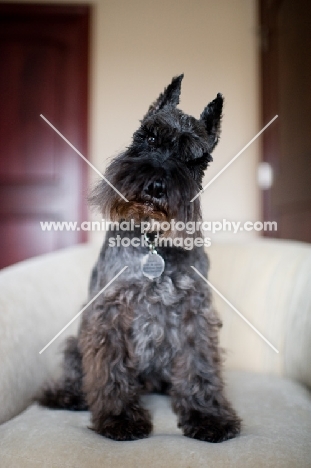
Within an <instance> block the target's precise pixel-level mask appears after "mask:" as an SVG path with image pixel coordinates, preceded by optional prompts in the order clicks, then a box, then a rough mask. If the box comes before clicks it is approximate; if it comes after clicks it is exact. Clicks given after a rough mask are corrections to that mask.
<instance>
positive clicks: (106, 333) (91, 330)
mask: <svg viewBox="0 0 311 468" xmlns="http://www.w3.org/2000/svg"><path fill="white" fill-rule="evenodd" d="M94 307H95V308H96V305H95V306H94ZM97 307H98V306H97ZM100 308H101V313H100V314H98V313H97V312H96V311H95V312H94V313H91V314H89V315H88V317H87V318H86V319H84V320H83V323H82V326H81V330H80V339H79V341H80V347H81V350H82V365H83V372H84V377H83V391H84V393H85V395H86V400H87V403H88V407H89V409H90V411H91V413H92V429H94V430H95V431H96V432H98V433H99V434H101V435H103V436H106V437H109V438H111V439H115V440H135V439H141V438H144V437H147V436H148V435H149V434H150V432H151V430H152V424H151V419H150V415H149V412H148V411H147V410H146V409H144V408H143V407H141V405H140V401H139V396H140V390H141V389H140V386H139V383H138V380H137V375H136V374H137V371H136V369H135V358H134V354H133V350H132V346H131V340H130V338H129V333H128V332H127V329H128V326H125V323H126V322H127V320H126V318H124V317H123V316H122V313H121V312H120V311H118V310H117V308H116V307H110V308H107V307H106V308H105V309H104V310H103V306H102V305H101V306H100ZM103 317H104V319H103Z"/></svg>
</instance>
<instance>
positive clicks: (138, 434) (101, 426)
mask: <svg viewBox="0 0 311 468" xmlns="http://www.w3.org/2000/svg"><path fill="white" fill-rule="evenodd" d="M92 429H93V430H94V431H96V432H98V433H99V434H101V435H103V436H105V437H108V438H109V439H114V440H136V439H144V438H145V437H148V436H149V434H150V433H151V431H152V423H151V419H150V415H149V412H148V411H147V410H145V409H143V408H139V409H136V410H135V412H132V413H131V412H129V411H126V412H125V411H124V412H122V413H121V414H120V415H118V416H108V417H106V418H105V419H104V421H96V422H95V421H94V425H93V427H92Z"/></svg>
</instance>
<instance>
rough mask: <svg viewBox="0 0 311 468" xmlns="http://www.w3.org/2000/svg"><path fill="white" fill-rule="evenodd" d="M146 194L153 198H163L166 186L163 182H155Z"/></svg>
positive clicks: (148, 187)
mask: <svg viewBox="0 0 311 468" xmlns="http://www.w3.org/2000/svg"><path fill="white" fill-rule="evenodd" d="M145 192H146V194H147V195H149V196H150V197H152V198H162V197H164V195H165V184H164V182H163V181H162V180H154V181H153V182H150V184H149V185H148V186H147V188H146V189H145Z"/></svg>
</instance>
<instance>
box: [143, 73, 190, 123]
mask: <svg viewBox="0 0 311 468" xmlns="http://www.w3.org/2000/svg"><path fill="white" fill-rule="evenodd" d="M183 77H184V75H183V74H182V75H179V76H175V77H174V78H173V79H172V82H171V84H169V85H168V87H167V88H165V89H164V91H163V93H161V94H160V96H159V97H158V99H156V100H155V101H154V103H153V104H151V106H150V107H149V109H148V112H147V114H146V115H145V117H144V118H146V117H148V116H149V115H152V114H154V113H155V112H157V111H159V110H160V109H163V107H165V106H173V107H176V106H177V105H178V104H179V95H180V90H181V81H182V79H183Z"/></svg>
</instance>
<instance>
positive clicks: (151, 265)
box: [141, 232, 165, 280]
mask: <svg viewBox="0 0 311 468" xmlns="http://www.w3.org/2000/svg"><path fill="white" fill-rule="evenodd" d="M151 234H152V236H150V235H148V234H147V232H145V235H144V237H145V241H146V243H147V244H148V247H149V253H147V255H144V256H143V258H142V261H141V269H142V273H143V275H144V276H146V278H148V279H150V280H154V279H156V278H159V277H160V276H161V275H162V273H163V271H164V268H165V262H164V259H163V258H162V257H161V255H159V254H158V252H157V251H156V248H155V246H156V241H157V240H158V239H159V237H160V235H159V233H151ZM150 237H152V239H151V238H150Z"/></svg>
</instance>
